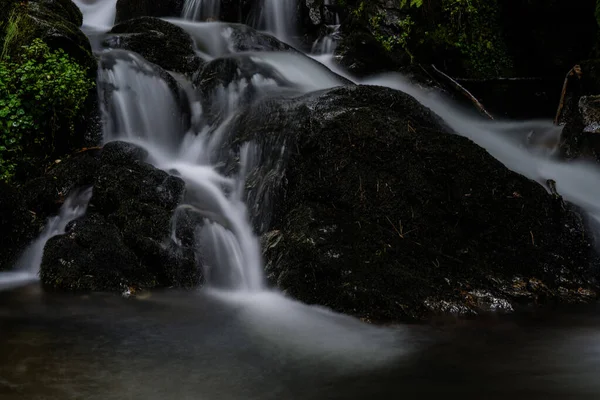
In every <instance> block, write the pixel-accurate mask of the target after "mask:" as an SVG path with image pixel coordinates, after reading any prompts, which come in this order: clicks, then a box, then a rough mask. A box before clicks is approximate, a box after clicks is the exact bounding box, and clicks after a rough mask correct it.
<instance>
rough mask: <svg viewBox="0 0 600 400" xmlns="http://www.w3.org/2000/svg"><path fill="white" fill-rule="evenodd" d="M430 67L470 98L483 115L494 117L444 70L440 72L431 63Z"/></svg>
mask: <svg viewBox="0 0 600 400" xmlns="http://www.w3.org/2000/svg"><path fill="white" fill-rule="evenodd" d="M431 67H432V68H433V70H434V71H435V72H437V73H438V74H439V75H440V76H442V77H444V79H446V80H447V81H448V82H450V83H451V84H452V86H454V88H455V89H456V90H458V91H459V92H461V93H462V94H464V95H465V96H466V97H467V98H468V99H469V100H471V102H472V103H473V104H474V105H475V107H477V109H478V110H479V111H480V112H481V113H482V114H483V115H485V116H486V117H488V118H489V119H492V120H493V119H494V117H492V115H491V114H490V113H489V112H487V110H486V109H485V107H484V106H483V104H481V102H480V101H479V100H477V98H476V97H475V96H473V95H472V94H471V92H469V91H468V90H467V89H466V88H465V87H464V86H462V85H461V84H460V83H458V82H456V81H455V80H454V79H452V78H451V77H449V76H448V75H447V74H445V73H444V72H442V71H440V70H439V69H437V67H436V66H435V65H433V64H431Z"/></svg>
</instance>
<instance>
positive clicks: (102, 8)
mask: <svg viewBox="0 0 600 400" xmlns="http://www.w3.org/2000/svg"><path fill="white" fill-rule="evenodd" d="M73 3H75V4H76V5H77V7H79V9H80V10H81V13H82V14H83V26H84V27H89V28H97V29H101V30H108V29H110V28H111V27H112V26H113V25H114V23H115V16H116V14H117V9H116V4H117V0H73Z"/></svg>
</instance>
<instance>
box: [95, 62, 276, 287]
mask: <svg viewBox="0 0 600 400" xmlns="http://www.w3.org/2000/svg"><path fill="white" fill-rule="evenodd" d="M98 79H99V84H98V87H99V88H100V91H101V93H100V97H101V98H108V99H110V101H109V106H108V107H107V108H106V109H105V110H104V113H105V114H106V115H105V139H106V140H124V141H129V142H132V143H135V144H137V145H139V146H141V147H143V148H145V149H146V150H147V151H148V152H149V154H150V161H151V162H152V163H153V164H154V165H155V166H156V167H158V168H160V169H163V170H167V171H177V174H178V175H179V176H180V177H181V178H182V179H183V180H184V181H185V182H186V189H187V195H186V204H185V205H184V206H182V207H186V208H187V209H190V210H193V211H195V212H197V213H199V214H200V215H201V216H203V217H204V222H205V223H204V225H203V226H202V227H200V228H198V232H197V237H196V239H197V242H198V247H199V249H200V250H201V253H202V259H203V262H204V264H205V275H206V279H207V284H208V285H209V286H218V287H221V288H226V289H232V290H248V291H256V290H260V289H262V288H263V286H264V283H263V272H262V258H261V252H260V245H259V242H258V239H257V238H256V236H255V235H254V232H253V231H252V227H251V226H250V223H249V219H248V215H247V209H246V205H245V204H244V201H243V196H244V180H245V174H246V171H247V166H248V164H247V162H248V157H249V153H248V151H247V150H244V149H242V152H241V155H240V162H239V163H240V172H239V173H238V175H237V176H234V177H226V176H223V175H221V174H220V173H219V172H218V171H217V165H215V163H216V161H215V160H217V161H218V152H219V149H220V147H221V145H222V143H221V141H220V138H221V137H222V136H221V135H219V132H220V131H222V130H223V129H222V128H221V129H217V128H219V127H212V129H211V127H209V128H208V129H204V130H201V131H200V132H194V131H189V132H185V131H184V129H183V127H182V125H181V124H180V123H179V121H180V120H181V119H182V118H183V117H182V115H181V112H180V111H179V108H178V107H176V103H177V102H176V100H175V98H174V95H173V92H172V90H170V88H169V86H168V85H167V83H166V81H165V80H164V79H163V77H161V76H160V75H159V72H158V71H156V70H155V69H153V67H152V66H151V65H150V64H149V63H147V62H146V61H145V60H144V59H142V58H141V57H139V56H137V55H136V54H134V53H129V52H126V51H110V52H106V53H104V54H103V55H102V57H101V60H100V71H99V74H98ZM192 108H194V107H192ZM176 216H177V213H176V214H175V218H176ZM175 223H176V222H175Z"/></svg>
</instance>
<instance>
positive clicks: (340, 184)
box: [236, 86, 597, 321]
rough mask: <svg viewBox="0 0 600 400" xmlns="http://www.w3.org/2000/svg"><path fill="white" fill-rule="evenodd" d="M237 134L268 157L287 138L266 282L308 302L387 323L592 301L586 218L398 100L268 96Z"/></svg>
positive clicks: (379, 93) (382, 92)
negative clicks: (276, 98)
mask: <svg viewBox="0 0 600 400" xmlns="http://www.w3.org/2000/svg"><path fill="white" fill-rule="evenodd" d="M236 128H237V129H239V132H240V135H241V136H239V140H246V139H248V138H253V139H255V140H256V141H257V143H258V144H259V146H262V152H263V154H271V155H272V156H278V155H281V154H282V151H281V145H282V144H284V143H285V149H286V150H285V151H284V152H283V158H284V160H285V162H286V165H287V168H285V172H284V174H283V179H282V180H281V185H282V186H281V191H280V192H279V193H280V197H279V198H278V199H277V201H275V204H276V207H275V210H274V215H275V217H274V219H273V222H272V223H271V225H270V227H269V228H268V232H267V234H265V235H263V242H264V249H265V254H266V259H267V260H268V266H267V274H268V276H269V279H270V281H271V282H272V283H273V284H276V285H278V286H279V287H280V288H281V289H283V290H285V291H286V292H287V293H289V294H290V295H292V296H294V297H296V298H298V299H300V300H302V301H304V302H307V303H315V304H321V305H325V306H329V307H332V308H333V309H335V310H338V311H341V312H346V313H350V314H354V315H358V316H361V317H365V318H369V319H371V320H382V321H383V320H387V321H389V320H400V319H405V318H421V317H423V316H426V315H430V314H432V313H436V312H446V311H448V310H450V311H451V310H455V311H456V312H457V313H463V314H464V313H479V312H486V311H490V310H505V311H510V310H511V309H516V308H518V307H519V306H521V305H523V304H532V303H540V304H541V303H547V302H552V301H569V302H571V301H573V299H576V300H577V301H588V300H589V299H590V298H594V297H595V296H596V295H595V293H596V291H597V282H596V277H597V270H596V269H595V268H594V267H592V266H591V264H592V262H593V261H594V258H593V257H592V255H593V249H592V246H591V243H592V238H591V236H590V234H589V233H588V231H587V230H586V227H585V226H584V223H583V221H582V219H581V217H580V215H579V214H578V213H577V212H575V211H574V210H573V209H571V208H570V207H569V206H568V205H564V204H563V203H562V202H561V201H560V200H558V199H555V198H553V197H552V196H550V195H549V194H547V192H546V191H545V189H544V188H543V187H541V186H540V185H538V184H537V183H535V182H532V181H530V180H528V179H526V178H524V177H523V176H521V175H518V174H516V173H514V172H511V171H510V170H508V169H507V168H506V167H504V166H503V165H502V164H501V163H499V162H498V161H497V160H495V159H494V158H493V157H492V156H490V155H489V154H488V153H487V152H486V151H485V150H484V149H482V148H480V147H479V146H477V145H475V144H474V143H472V142H471V141H469V140H468V139H466V138H464V137H461V136H458V135H455V134H452V133H451V132H449V131H448V129H447V128H446V127H444V126H443V124H442V123H441V122H440V121H439V119H438V118H437V117H435V116H434V115H433V114H432V113H431V112H430V111H429V110H428V109H426V108H424V107H423V106H421V105H420V104H418V103H417V102H416V101H415V100H414V99H412V98H411V97H409V96H407V95H405V94H403V93H401V92H397V91H394V90H391V89H384V88H378V87H368V86H358V87H346V88H338V89H332V90H329V91H325V92H321V93H317V94H312V95H308V96H305V97H303V98H301V99H295V100H288V101H281V100H279V101H271V102H269V101H266V102H262V103H261V104H259V105H256V106H251V107H250V109H249V110H248V111H247V112H246V113H245V114H244V115H243V116H241V117H240V118H239V120H238V121H237V125H236ZM521 281H523V282H540V283H541V284H543V285H544V287H545V288H546V289H545V290H541V289H539V285H537V286H536V287H534V286H535V285H528V284H525V285H521V286H518V289H519V290H516V289H515V282H521ZM577 293H587V294H590V293H592V295H591V296H588V295H585V296H584V295H577ZM444 304H445V305H444ZM461 310H462V311H461Z"/></svg>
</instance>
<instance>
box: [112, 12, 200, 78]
mask: <svg viewBox="0 0 600 400" xmlns="http://www.w3.org/2000/svg"><path fill="white" fill-rule="evenodd" d="M109 34H111V35H110V36H108V37H107V38H106V39H105V40H104V42H103V45H104V46H106V47H110V48H114V49H123V50H129V51H134V52H136V53H138V54H140V55H141V56H143V57H144V58H145V59H146V60H148V61H149V62H151V63H154V64H156V65H159V66H160V67H162V68H164V69H166V70H168V71H174V72H179V73H182V74H186V75H190V76H191V75H192V74H194V73H195V72H197V71H198V69H199V68H200V66H201V65H202V61H201V60H200V58H199V57H198V56H197V55H196V52H195V50H194V42H193V41H192V39H191V38H190V36H189V35H188V34H187V33H186V32H185V31H184V30H183V29H181V28H180V27H178V26H176V25H173V24H171V23H169V22H166V21H163V20H161V19H158V18H152V17H141V18H136V19H132V20H128V21H125V22H122V23H120V24H118V25H116V26H114V27H113V28H112V29H111V31H110V32H109Z"/></svg>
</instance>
